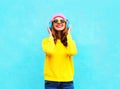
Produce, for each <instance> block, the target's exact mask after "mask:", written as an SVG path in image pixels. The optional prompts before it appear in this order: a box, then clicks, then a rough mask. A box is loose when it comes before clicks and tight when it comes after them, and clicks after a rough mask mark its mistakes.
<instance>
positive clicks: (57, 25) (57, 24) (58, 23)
mask: <svg viewBox="0 0 120 89" xmlns="http://www.w3.org/2000/svg"><path fill="white" fill-rule="evenodd" d="M65 26H66V23H65V20H64V19H63V18H61V17H57V18H55V19H54V20H53V27H54V29H55V30H57V31H62V30H64V29H65Z"/></svg>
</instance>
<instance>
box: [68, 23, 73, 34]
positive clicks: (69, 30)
mask: <svg viewBox="0 0 120 89" xmlns="http://www.w3.org/2000/svg"><path fill="white" fill-rule="evenodd" d="M71 29H72V25H70V27H69V29H68V34H70V32H71Z"/></svg>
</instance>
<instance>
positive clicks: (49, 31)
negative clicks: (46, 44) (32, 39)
mask: <svg viewBox="0 0 120 89" xmlns="http://www.w3.org/2000/svg"><path fill="white" fill-rule="evenodd" d="M47 30H48V33H49V34H50V36H52V32H51V30H50V28H49V27H48V26H47Z"/></svg>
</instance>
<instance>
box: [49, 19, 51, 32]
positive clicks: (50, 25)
mask: <svg viewBox="0 0 120 89" xmlns="http://www.w3.org/2000/svg"><path fill="white" fill-rule="evenodd" d="M49 28H50V30H51V31H52V22H51V21H50V22H49Z"/></svg>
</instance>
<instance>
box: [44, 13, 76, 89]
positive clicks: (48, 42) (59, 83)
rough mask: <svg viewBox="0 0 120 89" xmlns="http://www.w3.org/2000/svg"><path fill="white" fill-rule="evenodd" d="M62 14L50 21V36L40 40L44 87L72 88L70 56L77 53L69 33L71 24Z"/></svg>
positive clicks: (50, 88) (71, 62)
mask: <svg viewBox="0 0 120 89" xmlns="http://www.w3.org/2000/svg"><path fill="white" fill-rule="evenodd" d="M68 25H69V22H68V20H67V19H66V18H65V16H64V15H62V14H56V15H55V16H53V18H52V19H51V21H50V26H49V27H48V32H49V34H50V36H49V37H48V38H44V39H43V40H42V48H43V51H44V52H45V54H46V57H45V65H44V79H45V89H74V86H73V77H74V66H73V61H72V56H73V55H75V54H76V53H77V50H76V44H75V42H74V40H73V39H72V37H71V35H70V30H71V26H70V27H69V26H68Z"/></svg>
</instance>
